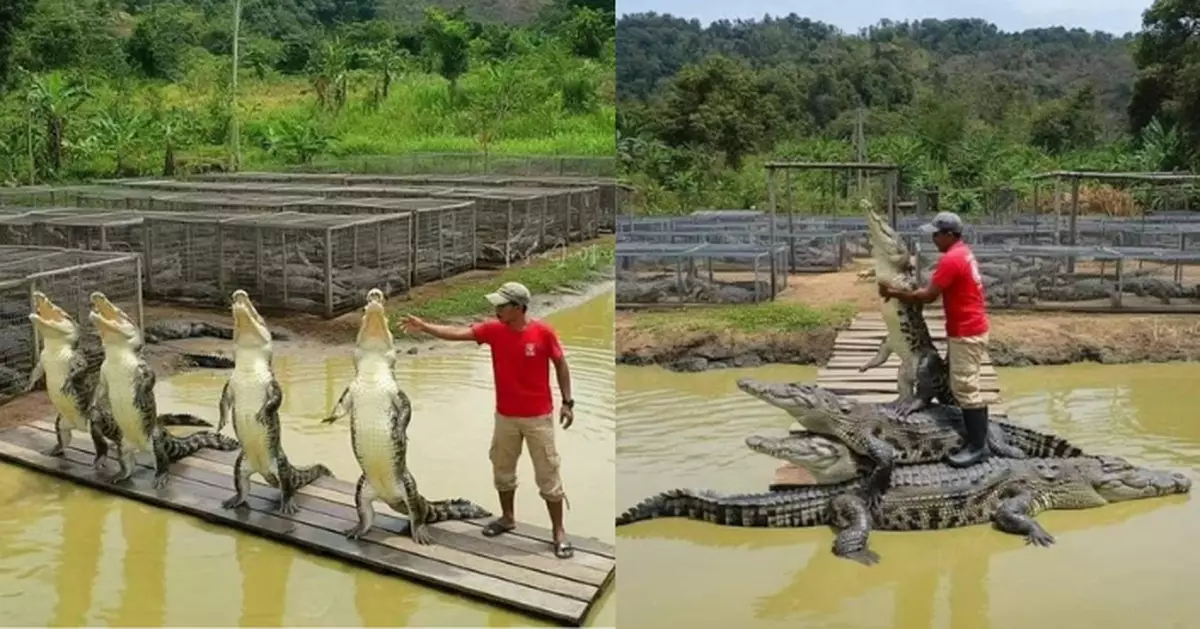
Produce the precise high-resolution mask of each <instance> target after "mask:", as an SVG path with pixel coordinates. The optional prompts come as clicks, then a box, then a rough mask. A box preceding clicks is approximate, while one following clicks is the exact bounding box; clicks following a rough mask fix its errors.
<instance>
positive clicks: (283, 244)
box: [259, 229, 289, 308]
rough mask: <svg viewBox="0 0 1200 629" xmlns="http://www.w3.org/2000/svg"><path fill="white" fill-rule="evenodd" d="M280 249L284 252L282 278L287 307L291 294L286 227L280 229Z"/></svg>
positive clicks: (284, 303)
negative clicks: (289, 291)
mask: <svg viewBox="0 0 1200 629" xmlns="http://www.w3.org/2000/svg"><path fill="white" fill-rule="evenodd" d="M279 251H280V253H281V254H282V255H281V257H282V258H283V274H282V275H283V278H282V279H283V306H284V307H285V308H286V307H287V303H288V297H289V295H288V242H287V230H286V229H280V230H279ZM259 277H262V276H261V274H260V275H259Z"/></svg>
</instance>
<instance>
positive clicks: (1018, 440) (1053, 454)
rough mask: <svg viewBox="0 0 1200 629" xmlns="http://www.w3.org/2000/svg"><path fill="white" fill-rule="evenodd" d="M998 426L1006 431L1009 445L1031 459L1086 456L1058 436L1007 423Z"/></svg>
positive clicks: (1000, 423)
mask: <svg viewBox="0 0 1200 629" xmlns="http://www.w3.org/2000/svg"><path fill="white" fill-rule="evenodd" d="M996 424H997V425H999V426H1000V428H1001V430H1003V431H1004V439H1005V441H1006V442H1007V443H1008V445H1010V446H1013V447H1015V448H1018V449H1020V450H1021V451H1022V452H1024V453H1025V454H1026V456H1028V457H1030V458H1035V459H1051V458H1071V457H1078V456H1085V455H1084V453H1083V450H1080V449H1079V448H1077V447H1075V446H1074V445H1072V444H1071V442H1069V441H1067V440H1066V439H1063V438H1062V437H1059V436H1057V435H1050V434H1046V433H1044V432H1038V431H1036V430H1031V429H1029V428H1025V427H1023V426H1017V425H1015V424H1009V423H1005V422H996Z"/></svg>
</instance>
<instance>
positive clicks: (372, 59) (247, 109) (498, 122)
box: [0, 0, 615, 183]
mask: <svg viewBox="0 0 1200 629" xmlns="http://www.w3.org/2000/svg"><path fill="white" fill-rule="evenodd" d="M3 4H4V5H5V6H3V7H0V149H4V150H0V182H3V181H8V182H10V183H12V182H17V181H20V182H24V183H28V182H29V181H35V182H36V181H49V180H61V179H70V178H77V177H81V176H88V175H97V174H106V175H107V174H114V173H115V174H131V173H134V172H145V171H147V170H148V169H153V170H154V171H158V170H161V171H162V172H164V173H168V174H169V173H171V172H173V171H174V170H175V169H177V168H178V167H181V166H194V165H195V164H182V163H181V162H196V163H200V165H201V166H203V167H207V168H225V167H228V166H230V165H231V160H232V157H233V156H232V155H231V154H230V138H231V134H232V127H233V123H234V120H235V114H237V118H236V119H237V120H241V121H244V123H245V126H246V129H245V133H244V135H243V140H244V142H245V143H246V147H245V148H246V150H247V151H248V152H249V153H250V154H251V155H250V156H251V158H253V159H261V160H267V161H271V160H274V161H280V162H289V163H297V162H305V161H311V160H312V159H313V158H314V157H316V156H318V155H321V154H325V153H328V152H335V153H336V152H341V153H362V152H371V151H372V150H374V151H380V152H387V151H388V150H389V149H390V148H392V147H389V146H386V145H378V144H377V145H376V146H373V147H371V146H358V145H356V142H359V143H361V142H366V143H367V144H369V142H368V141H367V140H369V139H370V137H371V136H372V134H373V133H376V134H377V132H374V131H373V130H371V129H367V128H364V127H366V126H367V125H376V124H382V125H384V126H386V123H385V122H384V121H385V120H386V118H387V115H388V114H390V113H394V112H396V111H402V112H406V115H409V116H410V117H412V116H417V115H418V114H419V115H420V116H423V118H422V119H420V120H412V121H411V126H412V127H414V128H419V129H422V130H428V132H429V133H434V134H437V133H440V134H443V135H445V136H447V137H448V138H454V137H457V138H470V139H471V140H472V141H473V142H474V143H475V144H476V145H477V146H478V148H479V149H481V150H484V151H486V150H488V149H489V148H491V147H492V146H493V145H494V144H496V143H497V142H503V141H504V140H505V138H507V137H512V138H521V137H525V136H528V137H530V138H532V137H534V136H532V135H530V134H536V133H538V131H537V126H536V125H534V124H533V123H532V122H530V121H527V120H522V116H524V115H525V110H526V109H527V108H533V109H537V108H538V106H539V105H540V106H542V107H544V108H543V109H541V110H539V111H538V113H539V114H542V115H543V116H547V117H549V118H551V122H555V121H561V126H563V127H567V128H570V127H579V126H581V125H584V124H586V119H587V118H588V117H589V116H590V117H593V118H595V117H601V118H602V117H603V116H604V113H603V110H604V109H605V108H609V109H611V107H612V105H613V103H614V102H615V85H614V84H613V81H612V79H611V78H610V77H611V76H612V73H613V65H614V63H615V58H614V56H615V48H614V46H615V44H614V41H613V38H614V27H613V22H614V14H613V3H612V1H611V0H609V1H608V2H607V3H605V2H598V1H597V0H535V1H533V2H526V3H518V4H514V3H510V2H500V1H495V2H479V3H454V4H450V3H448V2H442V3H439V2H434V3H415V2H408V1H405V0H241V3H240V5H241V14H240V17H241V19H240V22H238V24H237V28H238V33H239V34H238V44H239V46H238V53H239V54H238V68H239V75H240V76H239V78H240V81H241V83H242V86H243V88H244V89H243V88H239V92H240V93H241V96H240V97H241V98H243V99H244V100H246V101H247V103H242V104H239V105H238V107H237V109H236V110H235V109H234V103H235V102H236V101H235V99H234V98H233V97H232V90H231V88H232V85H231V82H232V74H233V73H232V60H233V51H234V46H233V40H234V36H233V33H234V28H235V20H234V14H235V11H234V6H235V5H234V0H188V1H184V0H11V1H9V2H5V3H3ZM429 77H438V78H440V80H441V81H442V82H443V84H444V89H442V90H441V93H439V92H436V91H435V90H433V89H431V88H430V85H428V83H429V82H428V81H427V80H426V79H428V78H429ZM422 81H425V83H422ZM410 84H411V85H410ZM410 87H411V89H410ZM398 88H403V89H405V90H410V91H411V94H408V95H407V96H402V97H397V96H396V95H395V94H394V92H395V91H396V90H397V89H398ZM398 98H406V99H408V100H409V101H413V102H400V100H398ZM535 104H537V105H535ZM551 104H552V105H553V107H554V110H553V111H551V110H550V109H549V107H551ZM389 108H390V109H389ZM414 108H415V109H417V110H419V112H417V113H413V110H414ZM597 112H599V113H597ZM580 118H584V119H585V122H584V123H581V122H579V119H580ZM554 126H555V125H554V124H551V125H549V127H550V128H551V129H553V127H554ZM593 126H594V125H593ZM364 138H365V139H364ZM447 141H449V140H447ZM610 142H611V140H610ZM368 149H370V150H368ZM181 154H187V157H186V158H181V157H180V155H181ZM160 167H161V168H160Z"/></svg>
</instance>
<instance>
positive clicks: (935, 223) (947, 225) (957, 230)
mask: <svg viewBox="0 0 1200 629" xmlns="http://www.w3.org/2000/svg"><path fill="white" fill-rule="evenodd" d="M921 231H923V232H925V233H927V234H933V233H936V232H940V231H948V232H950V233H952V234H961V233H962V231H963V222H962V219H961V218H959V217H958V215H957V214H955V213H954V212H938V213H937V216H935V217H933V220H932V221H929V222H928V223H926V224H924V225H922V226H921Z"/></svg>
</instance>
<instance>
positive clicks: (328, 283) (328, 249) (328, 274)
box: [325, 227, 333, 318]
mask: <svg viewBox="0 0 1200 629" xmlns="http://www.w3.org/2000/svg"><path fill="white" fill-rule="evenodd" d="M325 316H326V317H329V318H333V228H332V227H326V228H325Z"/></svg>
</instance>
